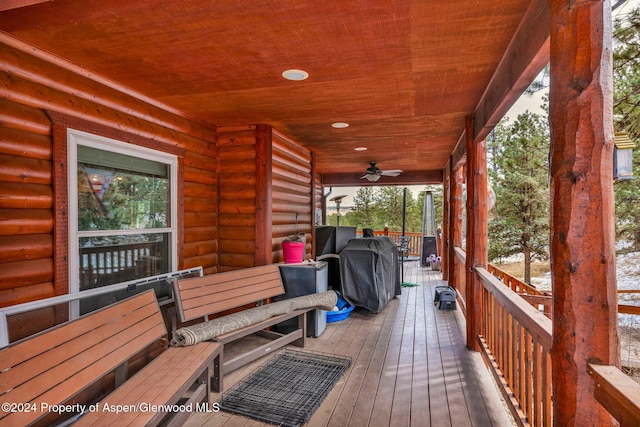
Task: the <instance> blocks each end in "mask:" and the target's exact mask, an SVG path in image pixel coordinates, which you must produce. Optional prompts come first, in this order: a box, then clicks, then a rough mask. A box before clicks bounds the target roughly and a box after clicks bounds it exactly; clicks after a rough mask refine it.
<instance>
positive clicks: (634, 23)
mask: <svg viewBox="0 0 640 427" xmlns="http://www.w3.org/2000/svg"><path fill="white" fill-rule="evenodd" d="M614 39H615V48H614V53H613V77H614V106H613V108H614V121H615V129H616V130H617V131H627V132H628V133H629V137H630V138H631V139H633V140H635V141H636V145H639V144H638V140H639V138H640V67H639V66H638V63H639V62H640V8H637V9H634V10H633V11H631V12H630V13H629V14H627V15H624V16H622V17H620V18H619V19H617V20H616V22H615V29H614ZM633 174H634V176H636V177H637V178H640V146H639V148H638V149H635V150H634V155H633ZM614 194H615V205H616V206H615V209H616V235H617V237H618V238H619V239H622V240H627V241H630V242H632V243H633V248H634V249H635V250H640V179H635V180H630V181H620V182H618V183H616V185H615V186H614Z"/></svg>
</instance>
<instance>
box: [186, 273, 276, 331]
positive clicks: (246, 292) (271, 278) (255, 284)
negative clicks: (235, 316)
mask: <svg viewBox="0 0 640 427" xmlns="http://www.w3.org/2000/svg"><path fill="white" fill-rule="evenodd" d="M283 293H284V286H283V284H282V278H281V276H280V269H279V267H278V265H277V264H269V265H264V266H259V267H251V268H245V269H242V270H234V271H228V272H224V273H217V274H210V275H207V276H204V277H194V278H188V279H182V280H175V281H174V295H176V308H177V311H178V315H179V318H180V321H182V322H187V321H189V320H194V319H198V318H202V317H204V316H207V315H209V314H214V313H219V312H221V311H225V310H230V309H233V308H237V307H242V306H243V305H247V304H251V303H255V302H257V301H260V300H263V299H268V298H273V297H275V296H278V295H282V294H283Z"/></svg>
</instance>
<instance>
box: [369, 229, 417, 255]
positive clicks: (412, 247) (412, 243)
mask: <svg viewBox="0 0 640 427" xmlns="http://www.w3.org/2000/svg"><path fill="white" fill-rule="evenodd" d="M385 233H386V234H385ZM373 235H374V236H387V237H389V238H391V239H392V240H393V241H394V242H396V243H397V244H400V237H401V236H402V232H401V231H386V232H385V231H382V230H374V231H373ZM404 235H405V236H406V237H407V241H408V243H409V255H410V256H420V253H421V251H422V233H416V232H410V231H407V232H405V233H404Z"/></svg>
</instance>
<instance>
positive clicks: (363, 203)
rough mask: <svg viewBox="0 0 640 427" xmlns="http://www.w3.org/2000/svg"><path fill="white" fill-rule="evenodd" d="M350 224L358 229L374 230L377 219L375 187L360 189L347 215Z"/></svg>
mask: <svg viewBox="0 0 640 427" xmlns="http://www.w3.org/2000/svg"><path fill="white" fill-rule="evenodd" d="M347 216H348V217H349V218H348V219H349V223H350V224H351V225H353V226H355V227H357V228H358V229H362V228H374V224H375V222H374V220H375V217H376V202H375V187H360V188H358V192H357V193H356V195H355V196H354V197H353V208H352V210H351V212H349V213H348V214H347Z"/></svg>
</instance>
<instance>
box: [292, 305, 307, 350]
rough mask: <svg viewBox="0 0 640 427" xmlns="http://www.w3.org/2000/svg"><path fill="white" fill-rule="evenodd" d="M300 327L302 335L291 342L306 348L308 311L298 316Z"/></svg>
mask: <svg viewBox="0 0 640 427" xmlns="http://www.w3.org/2000/svg"><path fill="white" fill-rule="evenodd" d="M298 329H300V330H301V331H302V337H300V338H298V339H297V340H295V341H294V342H292V343H291V344H293V345H295V346H297V347H302V348H304V339H305V337H306V336H307V313H302V314H301V315H299V316H298Z"/></svg>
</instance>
